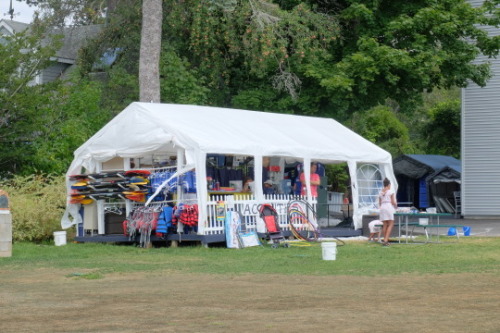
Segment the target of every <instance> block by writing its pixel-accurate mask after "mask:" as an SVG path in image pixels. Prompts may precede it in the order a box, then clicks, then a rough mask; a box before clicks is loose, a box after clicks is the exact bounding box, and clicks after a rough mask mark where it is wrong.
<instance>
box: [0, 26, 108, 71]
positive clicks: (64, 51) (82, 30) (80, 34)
mask: <svg viewBox="0 0 500 333" xmlns="http://www.w3.org/2000/svg"><path fill="white" fill-rule="evenodd" d="M1 26H3V27H5V29H7V30H8V31H9V32H10V33H11V34H14V33H18V32H22V31H24V30H26V29H29V27H30V25H29V24H26V23H22V22H16V21H12V20H4V19H2V20H0V27H1ZM102 27H103V25H100V24H95V25H88V26H74V27H64V28H52V29H51V30H50V31H49V34H50V35H63V39H62V46H61V48H60V49H59V50H58V51H57V52H56V55H55V57H56V58H57V61H59V62H62V63H67V64H73V63H75V60H76V58H77V57H78V51H79V50H80V49H81V48H82V47H84V46H85V44H86V43H87V42H88V41H89V40H90V39H92V38H95V37H96V36H97V35H98V34H99V32H100V31H101V30H102ZM48 43H49V39H44V40H43V41H42V45H44V46H45V45H47V44H48Z"/></svg>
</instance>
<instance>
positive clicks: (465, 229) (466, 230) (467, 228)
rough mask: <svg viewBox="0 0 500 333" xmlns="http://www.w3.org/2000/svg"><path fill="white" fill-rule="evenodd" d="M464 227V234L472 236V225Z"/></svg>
mask: <svg viewBox="0 0 500 333" xmlns="http://www.w3.org/2000/svg"><path fill="white" fill-rule="evenodd" d="M462 229H463V230H464V236H470V227H467V226H464V227H463V228H462Z"/></svg>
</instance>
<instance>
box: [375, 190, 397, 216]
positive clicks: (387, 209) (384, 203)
mask: <svg viewBox="0 0 500 333" xmlns="http://www.w3.org/2000/svg"><path fill="white" fill-rule="evenodd" d="M393 194H394V191H393V190H387V191H385V193H383V191H381V192H380V194H379V197H380V199H381V200H380V202H381V204H380V214H379V215H380V217H379V219H380V221H388V220H394V213H395V212H396V208H394V206H393V205H392V202H391V197H392V195H393Z"/></svg>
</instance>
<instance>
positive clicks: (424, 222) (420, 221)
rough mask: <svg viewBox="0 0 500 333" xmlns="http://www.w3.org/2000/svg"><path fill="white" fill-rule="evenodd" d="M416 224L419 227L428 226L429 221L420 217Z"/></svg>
mask: <svg viewBox="0 0 500 333" xmlns="http://www.w3.org/2000/svg"><path fill="white" fill-rule="evenodd" d="M418 224H420V225H428V224H429V219H428V218H426V217H421V218H419V219H418Z"/></svg>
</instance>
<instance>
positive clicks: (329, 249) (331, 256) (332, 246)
mask: <svg viewBox="0 0 500 333" xmlns="http://www.w3.org/2000/svg"><path fill="white" fill-rule="evenodd" d="M321 253H322V255H323V260H335V259H336V257H337V243H335V242H322V243H321Z"/></svg>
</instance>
